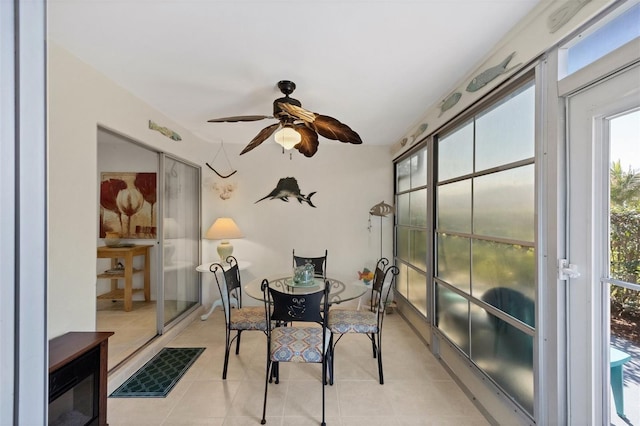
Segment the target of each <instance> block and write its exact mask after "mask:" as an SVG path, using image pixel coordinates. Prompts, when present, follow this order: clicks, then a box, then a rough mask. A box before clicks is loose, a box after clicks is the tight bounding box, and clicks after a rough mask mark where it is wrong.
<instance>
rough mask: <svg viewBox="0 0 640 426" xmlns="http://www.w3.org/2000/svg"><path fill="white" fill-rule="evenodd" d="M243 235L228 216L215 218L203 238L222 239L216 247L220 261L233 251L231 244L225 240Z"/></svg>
mask: <svg viewBox="0 0 640 426" xmlns="http://www.w3.org/2000/svg"><path fill="white" fill-rule="evenodd" d="M243 237H244V235H243V234H242V231H240V228H238V225H236V223H235V222H234V221H233V219H231V218H230V217H219V218H217V219H216V220H215V222H213V225H211V227H210V228H209V229H208V230H207V233H206V234H205V238H207V239H209V240H222V241H221V242H220V244H219V245H218V247H217V250H218V255H219V256H220V261H222V262H224V261H225V259H226V258H227V257H228V256H231V254H232V253H233V246H232V245H231V243H230V242H229V241H227V240H230V239H234V238H243Z"/></svg>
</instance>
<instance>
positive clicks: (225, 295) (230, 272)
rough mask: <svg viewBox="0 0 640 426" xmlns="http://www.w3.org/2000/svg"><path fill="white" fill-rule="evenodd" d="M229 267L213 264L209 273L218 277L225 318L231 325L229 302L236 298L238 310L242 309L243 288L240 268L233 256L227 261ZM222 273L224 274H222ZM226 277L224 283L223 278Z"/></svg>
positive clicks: (217, 282) (217, 281)
mask: <svg viewBox="0 0 640 426" xmlns="http://www.w3.org/2000/svg"><path fill="white" fill-rule="evenodd" d="M225 263H227V265H226V266H223V265H222V264H220V263H212V264H211V266H209V271H211V272H213V275H214V276H215V277H216V284H217V285H218V291H219V292H220V298H221V299H222V307H223V309H224V318H225V321H226V323H227V324H229V320H230V316H231V307H230V305H229V300H230V299H231V298H234V299H236V300H237V303H238V308H242V286H241V282H240V268H239V267H238V261H237V260H236V258H235V257H233V256H228V257H227V259H226V262H225ZM221 272H222V274H220V273H221ZM223 277H224V282H223V281H222V278H223Z"/></svg>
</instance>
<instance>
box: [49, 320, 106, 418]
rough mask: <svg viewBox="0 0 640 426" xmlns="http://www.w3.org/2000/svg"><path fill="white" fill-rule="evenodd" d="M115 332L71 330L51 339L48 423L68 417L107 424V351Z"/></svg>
mask: <svg viewBox="0 0 640 426" xmlns="http://www.w3.org/2000/svg"><path fill="white" fill-rule="evenodd" d="M112 335H113V332H110V331H104V332H70V333H67V334H64V335H62V336H59V337H56V338H54V339H52V340H50V341H49V424H55V423H56V422H59V423H64V422H65V419H66V421H67V422H70V421H72V422H73V423H75V424H78V423H79V424H86V425H89V424H90V425H94V424H97V425H100V426H102V425H106V424H107V354H108V339H109V337H111V336H112ZM52 417H55V418H52ZM58 419H60V420H59V421H58Z"/></svg>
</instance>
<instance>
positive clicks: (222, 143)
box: [205, 141, 238, 179]
mask: <svg viewBox="0 0 640 426" xmlns="http://www.w3.org/2000/svg"><path fill="white" fill-rule="evenodd" d="M220 150H222V152H223V153H224V157H225V158H226V159H227V164H229V168H230V169H231V170H233V166H232V165H231V161H229V157H228V156H227V151H226V150H225V149H224V141H222V142H220V148H218V151H217V152H216V155H215V156H214V157H213V161H212V163H215V161H216V158H218V154H220ZM205 164H206V165H207V167H209V168H210V169H211V170H213V172H214V173H215V174H217V175H218V176H220V177H221V178H222V179H226V178H228V177H231V176H233V175H234V174H236V173H237V172H238V170H233V171H232V172H231V173H229V174H228V175H226V176H225V175H222V174H220V173H219V172H218V171H217V170H216V169H214V168H213V167H212V166H211V165H210V164H209V163H205Z"/></svg>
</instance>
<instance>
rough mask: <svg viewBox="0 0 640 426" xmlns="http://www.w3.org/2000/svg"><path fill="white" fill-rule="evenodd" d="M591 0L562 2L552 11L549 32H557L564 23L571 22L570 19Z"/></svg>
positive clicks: (548, 25) (548, 19)
mask: <svg viewBox="0 0 640 426" xmlns="http://www.w3.org/2000/svg"><path fill="white" fill-rule="evenodd" d="M590 1H591V0H569V1H565V2H564V3H562V5H561V6H560V7H559V8H557V9H556V10H554V11H553V12H551V14H550V15H549V17H548V18H547V27H548V28H549V32H551V33H555V32H556V31H558V30H559V29H560V28H562V26H563V25H564V24H566V23H567V22H569V20H570V19H571V18H573V17H574V16H575V15H576V13H578V11H579V10H580V9H582V8H583V7H584V6H585V5H586V4H587V3H589V2H590Z"/></svg>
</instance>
